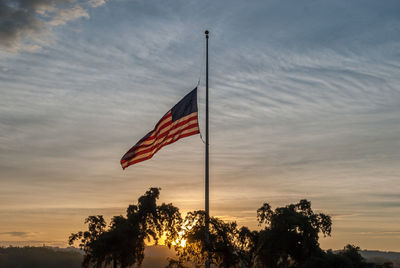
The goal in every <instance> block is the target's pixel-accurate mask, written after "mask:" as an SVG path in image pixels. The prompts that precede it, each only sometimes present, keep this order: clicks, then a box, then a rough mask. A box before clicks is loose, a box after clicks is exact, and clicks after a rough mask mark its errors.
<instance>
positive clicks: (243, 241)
mask: <svg viewBox="0 0 400 268" xmlns="http://www.w3.org/2000/svg"><path fill="white" fill-rule="evenodd" d="M183 230H184V233H183V235H182V236H181V239H180V240H184V241H186V245H185V246H182V245H181V243H180V242H178V243H176V245H175V250H176V252H177V255H178V259H171V260H170V265H169V267H176V268H182V267H186V265H187V264H188V263H191V264H193V265H195V266H196V267H198V266H200V265H202V264H203V263H204V262H205V260H206V259H207V256H208V255H207V252H208V251H209V252H210V253H211V256H210V258H211V262H212V263H213V264H215V265H217V266H218V267H222V268H228V267H239V266H240V265H242V264H244V263H245V262H248V258H250V256H249V252H251V251H250V248H251V246H250V245H249V243H252V232H250V231H249V230H248V229H247V228H245V227H244V228H241V229H238V227H237V224H236V223H235V222H228V223H227V222H224V221H222V220H220V219H218V218H215V217H210V236H209V238H210V243H209V245H207V244H206V242H205V240H204V238H205V212H204V211H202V210H199V211H194V212H189V213H188V214H187V216H186V218H185V225H184V227H183ZM246 267H249V266H247V265H246Z"/></svg>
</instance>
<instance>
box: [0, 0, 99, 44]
mask: <svg viewBox="0 0 400 268" xmlns="http://www.w3.org/2000/svg"><path fill="white" fill-rule="evenodd" d="M104 3H105V1H104V0H100V1H99V0H89V1H88V2H86V1H76V0H50V1H48V0H29V1H25V0H16V1H10V0H1V1H0V48H2V49H4V50H8V51H18V50H27V51H32V50H37V49H38V48H40V47H41V46H43V45H46V44H47V43H48V42H50V41H51V36H50V35H51V33H52V30H53V28H54V27H56V26H60V25H64V24H66V23H67V22H69V21H73V20H77V19H80V18H86V19H88V18H89V14H88V11H87V8H88V7H99V6H101V5H103V4H104Z"/></svg>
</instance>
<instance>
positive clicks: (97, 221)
mask: <svg viewBox="0 0 400 268" xmlns="http://www.w3.org/2000/svg"><path fill="white" fill-rule="evenodd" d="M159 194H160V189H158V188H150V190H149V191H147V192H146V193H145V195H143V196H141V197H140V198H139V199H138V204H137V205H130V206H129V207H128V208H127V213H126V217H123V216H115V217H114V218H113V219H112V221H111V223H110V226H109V228H106V223H105V221H104V219H103V217H102V216H101V215H98V216H90V217H88V218H87V219H86V221H85V223H87V224H88V230H87V231H85V232H78V233H75V234H71V236H70V237H69V244H71V245H72V244H73V243H74V242H75V241H79V247H80V248H81V249H83V250H84V251H85V253H86V254H85V257H84V261H83V267H98V268H100V267H104V266H106V265H108V264H110V263H112V264H113V266H114V267H117V265H119V266H120V267H122V268H123V267H129V266H132V265H134V264H137V265H139V266H140V265H141V264H142V262H143V259H144V248H145V242H146V241H150V240H154V241H155V242H156V243H157V242H158V240H159V239H160V238H161V236H162V235H163V234H165V235H166V238H167V239H166V243H167V245H169V246H170V245H171V243H172V241H175V240H176V239H177V238H178V233H179V231H180V226H181V222H182V218H181V215H180V213H179V210H178V208H176V207H174V206H173V205H172V204H164V203H163V204H162V205H157V203H156V201H157V199H158V198H159Z"/></svg>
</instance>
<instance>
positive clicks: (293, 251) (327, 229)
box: [255, 200, 332, 267]
mask: <svg viewBox="0 0 400 268" xmlns="http://www.w3.org/2000/svg"><path fill="white" fill-rule="evenodd" d="M257 219H258V221H259V224H260V225H265V228H264V229H263V230H261V231H260V232H259V234H258V241H257V248H256V250H255V251H256V252H255V254H256V256H257V263H258V264H260V265H263V266H266V267H301V266H303V265H304V264H305V262H306V260H307V259H309V258H310V257H312V256H314V255H318V254H320V253H321V249H320V247H319V243H318V239H319V233H322V234H323V235H324V236H327V235H330V233H331V225H332V221H331V218H330V217H329V216H327V215H325V214H322V213H318V214H316V213H314V212H313V211H312V209H311V203H310V202H309V201H307V200H300V202H299V203H297V204H290V205H288V206H286V207H279V208H276V209H275V211H273V210H272V209H271V206H270V205H269V204H267V203H265V204H264V205H263V206H262V207H261V208H259V209H258V210H257Z"/></svg>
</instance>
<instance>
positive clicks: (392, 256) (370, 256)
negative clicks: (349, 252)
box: [360, 250, 400, 268]
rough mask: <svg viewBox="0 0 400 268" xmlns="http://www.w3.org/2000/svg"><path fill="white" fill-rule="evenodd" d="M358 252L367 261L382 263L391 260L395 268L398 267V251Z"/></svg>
mask: <svg viewBox="0 0 400 268" xmlns="http://www.w3.org/2000/svg"><path fill="white" fill-rule="evenodd" d="M360 254H361V256H363V257H364V258H365V259H367V261H368V262H373V263H376V264H383V263H385V262H387V261H390V262H393V264H394V267H395V268H400V252H391V251H378V250H361V251H360Z"/></svg>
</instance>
